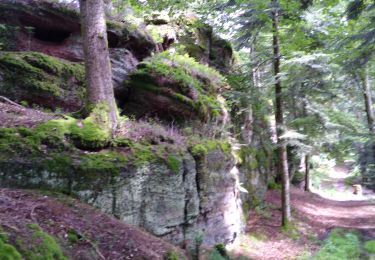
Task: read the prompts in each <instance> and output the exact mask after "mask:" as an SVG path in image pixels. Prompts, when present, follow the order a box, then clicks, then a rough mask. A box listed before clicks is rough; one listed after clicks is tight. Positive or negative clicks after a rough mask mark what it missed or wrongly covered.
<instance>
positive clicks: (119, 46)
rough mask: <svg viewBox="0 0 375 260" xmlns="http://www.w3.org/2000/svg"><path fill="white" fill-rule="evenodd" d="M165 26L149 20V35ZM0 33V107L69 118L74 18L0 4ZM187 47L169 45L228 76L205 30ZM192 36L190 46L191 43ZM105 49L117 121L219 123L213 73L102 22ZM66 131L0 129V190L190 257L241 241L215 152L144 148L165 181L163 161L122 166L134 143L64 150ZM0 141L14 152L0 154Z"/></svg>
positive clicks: (76, 49)
mask: <svg viewBox="0 0 375 260" xmlns="http://www.w3.org/2000/svg"><path fill="white" fill-rule="evenodd" d="M166 22H168V21H167V20H165V21H160V19H159V21H158V22H153V24H154V25H157V26H159V25H160V24H163V25H165V23H166ZM0 23H2V24H6V25H7V26H8V25H9V26H10V28H11V29H12V30H14V31H12V32H14V35H15V39H14V42H13V43H12V44H10V45H9V46H8V47H9V49H7V50H12V51H13V52H7V53H5V52H4V53H1V54H0V95H4V96H6V97H9V98H11V99H13V100H15V101H18V102H21V101H27V102H28V104H29V105H32V104H36V105H38V106H41V107H46V108H50V109H52V110H53V109H57V108H61V109H62V111H63V112H65V111H67V112H72V111H76V110H79V109H80V108H81V107H82V104H83V97H84V72H83V65H82V64H81V61H83V52H82V47H81V45H82V43H81V37H80V24H79V16H78V14H77V13H76V12H75V11H72V10H71V9H66V8H62V6H61V5H59V4H56V3H52V2H46V1H33V0H3V1H1V2H0ZM185 36H186V37H182V36H181V37H180V38H179V39H178V40H179V41H180V42H181V43H184V44H186V45H187V50H188V52H189V54H190V55H191V56H193V57H195V58H196V59H197V60H198V61H199V62H200V63H204V64H208V65H212V66H214V67H216V68H217V69H219V70H220V71H222V72H228V71H229V68H230V66H231V64H232V62H233V57H232V53H231V51H232V50H231V48H230V46H228V45H227V42H225V41H221V40H220V39H218V38H216V37H215V36H213V34H212V30H211V29H210V28H207V27H200V29H197V30H195V29H194V32H193V33H192V34H191V35H190V34H189V33H188V34H186V35H185ZM190 36H193V37H195V38H194V39H193V40H192V41H189V40H188V37H190ZM108 39H109V47H110V54H111V62H112V69H113V81H114V86H115V93H116V95H117V98H118V100H119V101H120V103H124V107H125V110H126V111H125V112H126V113H127V114H136V115H137V116H139V117H142V116H143V115H149V116H150V117H153V116H156V117H162V116H165V117H166V118H167V121H168V122H174V121H175V119H181V120H182V121H184V122H191V121H190V120H196V121H199V125H200V126H206V125H207V126H208V125H209V122H212V121H211V120H213V119H215V120H216V121H215V124H216V125H219V124H221V123H222V122H220V120H221V121H225V120H224V119H222V118H224V117H225V116H224V114H223V103H220V102H219V99H218V96H219V93H220V92H221V91H222V89H224V88H225V87H226V84H225V80H224V79H223V77H222V76H221V75H220V74H219V73H218V72H216V71H215V70H213V69H211V68H209V67H208V66H204V65H202V64H199V63H197V62H196V61H194V60H192V59H191V58H189V57H187V56H184V55H171V56H168V55H169V54H168V53H164V54H159V55H154V56H152V53H153V52H154V51H156V50H157V45H156V44H155V42H154V41H153V40H152V38H151V37H150V36H149V35H148V33H147V32H146V31H145V30H144V29H143V28H132V26H129V25H128V24H127V23H126V22H125V23H122V22H114V21H111V22H109V23H108ZM159 45H160V44H159ZM188 45H189V46H188ZM159 47H160V46H159ZM164 47H165V46H163V48H164ZM159 49H160V48H159ZM21 51H22V52H21ZM24 51H25V52H24ZM37 52H38V53H37ZM39 52H40V53H45V54H48V55H50V56H48V55H43V54H40V53H39ZM51 56H54V57H58V58H62V59H65V61H64V60H61V59H56V58H54V57H51ZM151 56H152V57H151ZM146 57H148V58H146ZM68 61H69V62H68ZM124 82H126V83H127V84H124ZM197 119H198V120H197ZM69 127H71V126H66V125H65V128H64V127H63V128H62V129H60V128H57V127H56V128H55V127H52V128H51V129H48V131H44V132H43V131H42V132H38V133H35V132H32V130H28V129H0V130H4V131H0V144H1V145H0V186H1V187H18V188H36V189H40V188H42V189H48V190H54V191H59V192H63V193H66V194H70V195H74V196H77V197H79V198H80V199H81V200H83V201H86V202H88V203H90V204H92V205H94V206H96V207H98V208H100V209H101V210H102V211H103V212H106V213H110V214H113V215H115V216H117V217H118V218H119V219H121V220H123V221H125V222H127V223H130V224H133V225H137V226H141V227H143V228H145V229H146V230H147V231H149V232H151V233H153V234H154V235H157V236H159V237H162V238H165V239H167V240H169V241H171V242H172V243H174V244H179V245H182V244H184V245H186V246H188V247H192V248H193V247H194V246H195V244H196V243H200V240H201V242H202V243H203V245H206V246H212V245H214V244H217V243H229V242H231V241H233V240H234V239H235V238H236V237H237V235H238V234H239V233H240V232H241V229H242V223H243V221H242V205H241V194H240V193H239V176H238V174H239V173H238V172H236V171H235V170H233V169H235V163H234V159H233V157H232V156H231V155H230V153H228V152H224V151H223V149H216V148H215V149H208V151H206V152H207V153H205V154H204V156H199V157H197V156H196V155H194V157H193V154H194V153H193V152H192V151H188V150H187V148H181V149H185V150H183V151H182V152H179V153H176V154H175V153H174V152H173V150H172V152H171V151H170V150H168V149H165V148H166V147H165V146H164V147H162V146H161V147H154V146H157V145H156V144H154V143H152V142H151V144H150V143H148V144H147V145H148V146H150V147H151V146H152V147H151V148H150V147H148V148H150V149H149V150H148V153H146V155H150V153H151V154H152V153H154V154H156V153H157V152H160V150H163V149H164V150H167V152H169V154H168V155H171V154H172V155H173V156H174V157H175V158H176V160H177V162H178V163H176V165H178V167H177V169H174V170H173V171H172V170H171V167H170V165H168V163H166V161H165V158H164V157H162V158H158V159H161V160H155V161H151V162H148V163H142V164H139V163H138V164H137V162H135V161H131V160H133V159H134V158H137V157H128V155H129V154H130V153H131V150H132V149H133V150H134V149H135V148H134V147H136V146H135V145H139V143H136V144H135V145H134V144H133V145H134V146H133V147H126V144H124V146H123V147H121V149H120V148H119V147H117V146H116V147H110V148H108V150H109V151H106V149H107V147H106V148H105V149H104V151H90V150H89V151H86V150H82V149H84V148H83V147H74V145H72V143H74V140H73V139H72V135H70V136H69V135H66V134H65V133H64V131H66V130H67V129H66V128H69ZM76 128H77V127H76ZM78 128H79V127H78ZM132 130H133V131H137V129H132ZM60 131H62V132H60ZM202 132H203V130H202ZM158 138H159V137H158ZM197 138H198V139H199V138H202V136H197ZM5 140H8V141H9V140H11V141H12V143H7V144H5V143H2V141H5ZM158 145H159V144H158ZM163 145H166V144H163ZM174 145H175V146H177V145H176V144H174ZM16 147H18V148H17V149H16ZM167 148H168V147H167ZM205 149H206V148H205ZM164 150H163V151H164ZM105 152H107V153H105ZM144 155H145V154H141V155H140V156H144ZM112 157H113V158H112ZM129 158H130V159H129ZM146 158H148V157H147V156H146ZM143 159H144V158H143ZM134 160H135V159H134ZM143 162H144V160H143ZM113 167H115V170H114V168H113ZM246 174H247V173H244V175H243V180H242V181H243V182H244V183H245V182H246V181H247V175H246ZM260 178H261V177H260V176H259V178H255V179H256V180H258V179H260ZM259 183H261V182H258V181H255V180H253V181H252V184H253V185H258V184H259Z"/></svg>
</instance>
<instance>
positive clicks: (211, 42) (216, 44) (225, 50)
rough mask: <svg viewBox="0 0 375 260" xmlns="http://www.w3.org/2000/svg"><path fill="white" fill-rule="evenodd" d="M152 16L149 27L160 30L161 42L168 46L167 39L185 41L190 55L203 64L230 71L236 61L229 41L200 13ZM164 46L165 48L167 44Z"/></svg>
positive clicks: (180, 42)
mask: <svg viewBox="0 0 375 260" xmlns="http://www.w3.org/2000/svg"><path fill="white" fill-rule="evenodd" d="M158 17H159V16H155V17H154V20H153V19H152V18H149V20H148V23H149V25H148V28H149V29H150V30H151V31H154V32H155V33H156V34H159V38H160V40H159V41H160V42H159V44H161V45H163V46H165V45H167V46H168V47H173V45H171V46H170V45H169V44H167V43H168V41H171V42H177V43H179V44H182V45H183V46H184V48H185V49H186V51H187V52H188V53H189V55H190V56H191V57H193V58H195V59H196V60H197V61H198V62H200V63H202V64H207V65H209V66H211V67H213V68H215V69H217V70H218V71H220V72H221V73H224V74H226V73H228V72H229V71H230V69H231V68H232V66H233V64H234V57H233V48H232V46H231V45H230V43H229V42H228V41H226V40H224V39H222V38H220V37H218V36H217V35H215V34H214V32H213V29H212V27H211V26H209V25H207V24H204V23H203V22H202V21H201V20H199V19H198V18H197V17H194V16H193V17H189V16H188V15H187V16H183V15H182V16H181V17H180V18H177V19H175V20H165V22H163V23H160V22H159V18H158ZM164 49H165V48H164Z"/></svg>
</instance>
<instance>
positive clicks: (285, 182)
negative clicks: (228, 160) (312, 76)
mask: <svg viewBox="0 0 375 260" xmlns="http://www.w3.org/2000/svg"><path fill="white" fill-rule="evenodd" d="M271 4H272V6H271V7H272V9H273V10H272V45H273V68H274V76H275V119H276V136H277V146H278V147H277V154H278V156H277V157H278V162H277V164H278V165H277V169H278V173H279V175H281V178H282V185H281V186H282V190H281V208H282V225H283V226H287V225H288V223H289V222H290V219H291V213H290V191H289V185H290V181H289V171H288V157H287V151H286V143H285V140H284V139H283V134H284V132H285V125H284V113H283V98H282V86H281V79H280V72H281V71H280V59H281V55H280V37H279V11H280V7H279V3H278V1H277V0H271Z"/></svg>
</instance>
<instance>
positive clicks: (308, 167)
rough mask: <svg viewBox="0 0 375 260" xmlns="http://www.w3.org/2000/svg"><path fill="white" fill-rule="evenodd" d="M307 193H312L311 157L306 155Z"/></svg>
mask: <svg viewBox="0 0 375 260" xmlns="http://www.w3.org/2000/svg"><path fill="white" fill-rule="evenodd" d="M305 191H310V156H309V155H308V154H306V155H305Z"/></svg>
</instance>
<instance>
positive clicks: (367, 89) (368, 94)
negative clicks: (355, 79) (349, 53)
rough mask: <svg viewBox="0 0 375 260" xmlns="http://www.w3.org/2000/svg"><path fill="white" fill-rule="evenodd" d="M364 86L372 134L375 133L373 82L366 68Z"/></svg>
mask: <svg viewBox="0 0 375 260" xmlns="http://www.w3.org/2000/svg"><path fill="white" fill-rule="evenodd" d="M361 81H362V87H363V98H364V100H365V109H366V116H367V123H368V127H369V130H370V133H371V134H375V128H374V121H375V120H374V110H373V108H372V95H371V83H370V76H369V72H368V69H367V68H366V69H365V75H364V77H363V79H362V80H361Z"/></svg>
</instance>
